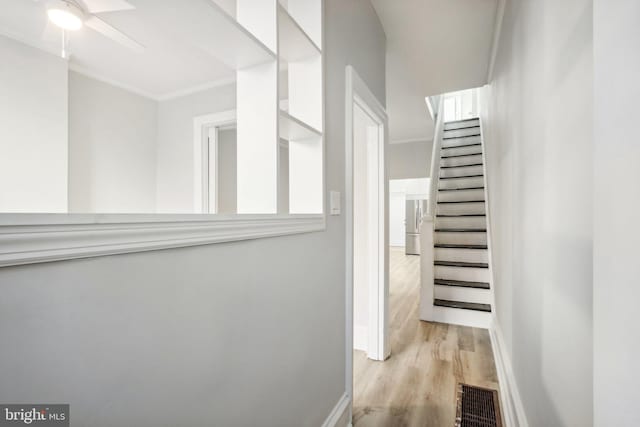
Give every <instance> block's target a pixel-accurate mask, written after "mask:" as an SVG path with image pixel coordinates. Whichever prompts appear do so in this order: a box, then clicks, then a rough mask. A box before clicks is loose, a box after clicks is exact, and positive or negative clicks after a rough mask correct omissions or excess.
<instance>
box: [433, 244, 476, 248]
mask: <svg viewBox="0 0 640 427" xmlns="http://www.w3.org/2000/svg"><path fill="white" fill-rule="evenodd" d="M434 247H435V248H443V249H445V248H446V249H488V246H487V245H466V244H456V243H436V244H435V245H434Z"/></svg>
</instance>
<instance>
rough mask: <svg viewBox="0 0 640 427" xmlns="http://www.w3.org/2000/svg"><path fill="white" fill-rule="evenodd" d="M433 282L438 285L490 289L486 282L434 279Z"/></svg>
mask: <svg viewBox="0 0 640 427" xmlns="http://www.w3.org/2000/svg"><path fill="white" fill-rule="evenodd" d="M433 284H434V285H439V286H457V287H460V288H474V289H490V286H489V284H488V283H487V282H467V281H464V280H450V279H434V280H433Z"/></svg>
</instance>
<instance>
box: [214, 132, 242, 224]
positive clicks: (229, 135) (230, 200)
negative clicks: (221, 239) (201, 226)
mask: <svg viewBox="0 0 640 427" xmlns="http://www.w3.org/2000/svg"><path fill="white" fill-rule="evenodd" d="M236 133H237V132H236V130H235V129H225V130H219V131H218V156H219V158H218V213H236V212H237V203H238V200H237V194H238V183H237V181H238V144H237V135H236Z"/></svg>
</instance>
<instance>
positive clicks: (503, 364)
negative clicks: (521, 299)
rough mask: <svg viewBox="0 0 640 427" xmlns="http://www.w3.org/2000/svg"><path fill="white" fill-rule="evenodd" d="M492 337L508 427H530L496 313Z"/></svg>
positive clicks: (503, 409) (490, 331) (503, 410)
mask: <svg viewBox="0 0 640 427" xmlns="http://www.w3.org/2000/svg"><path fill="white" fill-rule="evenodd" d="M489 335H490V337H491V347H492V349H493V357H494V359H495V363H496V370H497V372H498V382H499V384H500V403H501V406H502V413H503V417H504V420H505V425H506V427H529V423H528V422H527V417H526V415H525V412H524V406H523V404H522V399H521V398H520V392H519V391H518V384H517V383H516V378H515V376H514V375H513V368H512V365H511V359H510V358H509V354H508V353H507V349H506V345H505V342H504V337H503V335H502V330H501V329H500V324H499V323H498V319H497V318H496V316H495V315H493V316H492V319H491V327H490V328H489Z"/></svg>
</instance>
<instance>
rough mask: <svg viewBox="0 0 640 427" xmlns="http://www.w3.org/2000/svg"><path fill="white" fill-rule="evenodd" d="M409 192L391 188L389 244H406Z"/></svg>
mask: <svg viewBox="0 0 640 427" xmlns="http://www.w3.org/2000/svg"><path fill="white" fill-rule="evenodd" d="M406 209H407V194H406V193H405V192H392V191H391V189H389V246H404V245H405V240H406V234H405V233H406V232H407V229H406V225H405V221H406Z"/></svg>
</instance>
